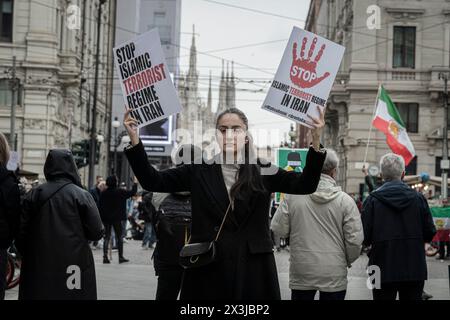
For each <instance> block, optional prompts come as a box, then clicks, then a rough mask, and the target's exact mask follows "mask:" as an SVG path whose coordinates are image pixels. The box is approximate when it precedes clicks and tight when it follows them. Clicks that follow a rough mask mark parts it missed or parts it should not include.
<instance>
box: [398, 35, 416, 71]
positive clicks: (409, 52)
mask: <svg viewBox="0 0 450 320" xmlns="http://www.w3.org/2000/svg"><path fill="white" fill-rule="evenodd" d="M415 58H416V27H397V26H396V27H394V57H393V63H392V66H393V67H394V68H414V67H415Z"/></svg>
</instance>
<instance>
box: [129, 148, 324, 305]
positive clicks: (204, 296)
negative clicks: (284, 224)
mask: <svg viewBox="0 0 450 320" xmlns="http://www.w3.org/2000/svg"><path fill="white" fill-rule="evenodd" d="M125 153H126V156H127V158H128V161H129V163H130V165H131V167H132V168H133V172H134V173H135V175H136V176H137V178H138V180H139V182H140V183H141V185H142V187H143V188H144V189H146V190H148V191H155V192H165V193H173V192H179V191H190V192H191V200H192V228H191V239H190V242H191V243H197V242H205V241H212V240H214V237H215V235H216V234H217V231H218V230H219V226H220V224H221V222H222V219H223V216H224V214H225V212H226V210H227V207H228V205H229V197H228V192H227V189H226V186H225V183H224V179H223V176H222V170H221V165H220V163H217V162H216V163H214V164H208V163H203V164H185V165H181V166H179V167H176V168H171V169H167V170H162V171H157V170H156V169H154V168H153V167H152V166H151V165H150V163H149V162H148V160H147V155H146V153H145V150H144V146H143V145H142V142H140V143H139V144H138V145H136V146H134V147H132V148H129V149H127V150H125ZM325 156H326V154H325V152H316V151H315V150H314V149H312V148H310V150H309V152H308V155H307V159H306V167H305V169H304V171H303V173H298V172H293V171H291V172H288V171H285V170H283V169H280V168H276V167H275V166H273V167H271V168H270V169H268V170H269V171H271V172H272V173H273V174H267V175H262V176H261V179H262V181H263V184H264V186H265V189H266V190H265V191H264V192H259V193H256V192H255V193H246V194H239V195H237V197H236V199H235V201H234V210H231V211H230V215H229V217H228V218H227V220H226V221H225V224H224V226H223V229H222V233H221V235H220V238H219V240H218V241H217V260H216V261H215V262H213V263H212V264H209V265H207V266H205V267H200V268H194V269H186V270H185V272H184V277H183V284H182V289H181V295H180V297H181V299H183V300H185V299H196V300H211V299H213V300H217V299H267V300H271V299H280V287H279V284H278V274H277V268H276V264H275V258H274V255H273V246H272V240H271V237H270V230H269V206H270V195H271V193H272V192H275V191H278V192H284V193H292V194H310V193H313V192H314V191H315V190H316V188H317V185H318V183H319V179H320V172H321V170H322V165H323V162H324V160H325ZM266 169H267V168H265V170H266Z"/></svg>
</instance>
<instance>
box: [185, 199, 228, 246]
mask: <svg viewBox="0 0 450 320" xmlns="http://www.w3.org/2000/svg"><path fill="white" fill-rule="evenodd" d="M230 207H231V201H230V204H229V205H228V208H227V211H226V212H225V215H224V217H223V219H222V223H221V224H220V228H219V231H217V235H216V238H215V239H214V242H216V241H217V240H218V239H219V236H220V233H221V232H222V227H223V225H224V224H225V220H226V218H227V215H228V211H230ZM186 232H187V230H186ZM191 236H192V234H190V235H189V239H187V240H186V233H185V242H184V244H185V245H186V244H188V243H189V242H191Z"/></svg>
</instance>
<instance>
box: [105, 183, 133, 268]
mask: <svg viewBox="0 0 450 320" xmlns="http://www.w3.org/2000/svg"><path fill="white" fill-rule="evenodd" d="M106 186H107V189H106V190H105V191H103V192H102V193H101V194H100V201H99V204H100V215H101V217H102V221H103V224H104V225H105V239H104V242H103V263H110V261H109V259H108V247H109V240H110V239H111V228H114V233H115V235H116V240H117V247H118V249H119V263H124V262H128V259H125V258H124V256H123V240H122V234H123V230H122V221H124V220H127V207H126V206H127V199H128V198H131V197H132V196H134V195H135V194H136V192H137V181H136V178H135V179H134V184H133V187H132V188H131V190H124V189H122V188H118V187H117V186H118V181H117V177H116V176H110V177H108V178H107V179H106Z"/></svg>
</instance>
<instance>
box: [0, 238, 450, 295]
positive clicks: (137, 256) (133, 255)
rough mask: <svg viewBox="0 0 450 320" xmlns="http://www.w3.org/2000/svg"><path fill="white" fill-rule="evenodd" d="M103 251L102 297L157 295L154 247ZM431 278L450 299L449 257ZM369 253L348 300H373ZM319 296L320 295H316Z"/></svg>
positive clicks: (281, 265) (432, 268)
mask: <svg viewBox="0 0 450 320" xmlns="http://www.w3.org/2000/svg"><path fill="white" fill-rule="evenodd" d="M102 252H103V251H102V250H101V249H97V250H93V253H94V258H95V263H96V273H97V290H98V298H99V299H112V300H116V299H117V300H118V299H123V300H148V299H154V298H155V293H156V283H157V279H156V277H155V272H154V269H153V262H152V261H151V255H152V253H153V250H152V249H150V250H143V249H142V248H141V246H140V241H129V242H128V243H125V245H124V252H125V253H124V255H125V257H126V258H128V259H130V262H129V263H126V264H120V265H119V264H118V255H117V252H113V253H112V255H113V260H112V262H111V264H109V265H108V264H106V265H105V264H103V263H102V257H103V253H102ZM275 258H276V261H277V268H278V276H279V281H280V288H281V296H282V299H285V300H289V299H290V290H289V252H288V251H287V250H282V251H281V252H276V253H275ZM427 263H428V278H429V280H428V281H427V282H426V284H425V291H427V292H428V293H430V294H431V295H433V297H434V298H433V299H434V300H450V291H449V290H450V289H449V280H448V265H449V264H450V260H446V261H445V262H440V261H438V260H436V259H435V258H434V257H433V258H427ZM366 265H367V257H366V256H365V255H363V256H361V257H360V258H359V259H358V260H357V261H356V262H355V263H354V264H353V266H352V268H351V269H350V271H349V277H348V278H349V283H348V290H347V296H346V299H347V300H371V299H372V294H371V292H370V290H369V289H367V287H366V277H365V266H366ZM17 292H18V290H17V288H16V289H13V290H9V291H7V293H6V299H17ZM316 298H317V297H316Z"/></svg>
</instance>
